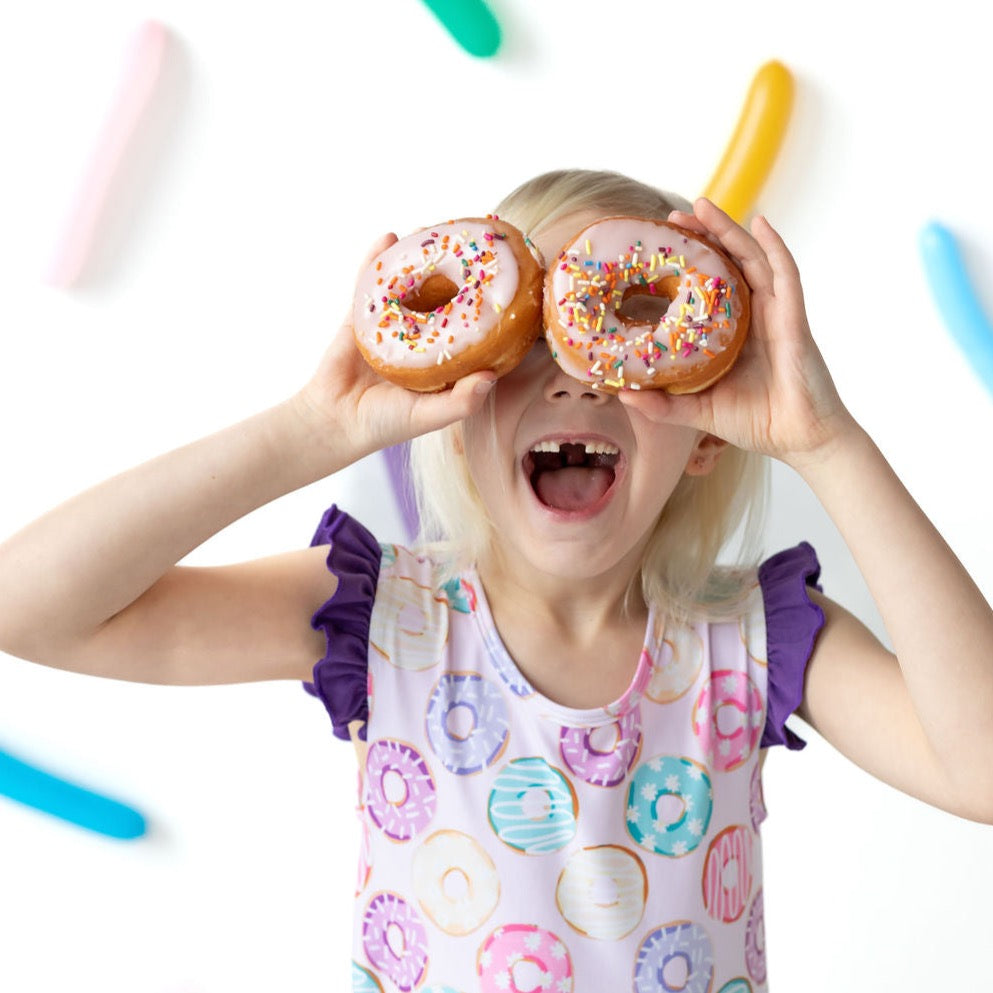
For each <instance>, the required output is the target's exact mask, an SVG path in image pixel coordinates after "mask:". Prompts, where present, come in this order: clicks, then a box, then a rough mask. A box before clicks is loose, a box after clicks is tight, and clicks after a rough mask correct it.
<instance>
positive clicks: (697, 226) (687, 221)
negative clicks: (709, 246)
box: [668, 210, 707, 235]
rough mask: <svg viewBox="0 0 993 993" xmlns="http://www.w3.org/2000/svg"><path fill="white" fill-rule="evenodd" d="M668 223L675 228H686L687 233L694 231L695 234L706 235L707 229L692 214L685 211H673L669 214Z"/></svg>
mask: <svg viewBox="0 0 993 993" xmlns="http://www.w3.org/2000/svg"><path fill="white" fill-rule="evenodd" d="M668 221H669V223H670V224H675V225H676V226H677V227H681V228H686V230H687V231H694V232H696V234H702V235H706V234H707V229H706V228H705V227H704V226H703V225H702V224H701V223H700V222H699V221H698V220H697V219H696V217H695V216H694V215H693V214H690V213H688V212H687V211H685V210H673V211H670V212H669V217H668Z"/></svg>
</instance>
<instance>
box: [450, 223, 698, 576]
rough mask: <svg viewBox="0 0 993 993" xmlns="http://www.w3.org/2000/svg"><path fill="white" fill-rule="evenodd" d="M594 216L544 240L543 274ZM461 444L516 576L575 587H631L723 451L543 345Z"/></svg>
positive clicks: (470, 423)
mask: <svg viewBox="0 0 993 993" xmlns="http://www.w3.org/2000/svg"><path fill="white" fill-rule="evenodd" d="M597 216H598V215H597V214H594V213H581V214H574V215H572V216H571V217H567V218H564V219H561V220H559V221H556V222H555V223H554V224H553V225H551V226H550V227H549V228H548V229H547V230H546V231H545V232H544V233H543V234H541V235H539V236H536V237H535V239H534V241H535V242H536V244H537V246H538V248H539V250H540V251H541V252H542V254H543V256H544V258H545V260H546V262H547V263H549V264H553V263H554V260H555V258H556V257H557V255H558V252H559V251H560V250H561V248H562V246H563V245H565V244H567V243H568V241H569V240H570V239H571V238H572V236H573V235H575V234H576V233H577V232H578V231H580V230H581V229H582V228H583V227H585V226H586V225H587V224H589V223H592V221H594V220H596V219H597ZM463 439H464V444H465V450H466V457H467V459H468V462H469V470H470V472H471V474H472V478H473V480H474V482H475V484H476V487H477V489H478V490H479V493H480V496H481V497H482V499H483V502H484V503H485V504H486V507H487V510H488V512H489V514H490V518H491V520H492V521H493V523H494V525H495V533H496V535H497V544H498V547H499V549H500V550H501V551H500V554H501V555H502V556H503V557H504V558H505V559H506V561H507V562H508V564H513V563H514V562H516V563H519V565H523V564H524V563H525V562H527V563H530V564H531V565H532V566H533V567H535V568H536V569H538V570H539V571H540V572H542V573H545V574H548V575H551V576H558V577H561V578H565V579H571V580H574V581H582V580H583V579H602V578H604V577H605V576H606V574H608V573H610V572H616V573H617V576H618V578H619V580H621V581H622V582H623V583H624V584H626V582H627V581H628V580H629V579H630V577H631V575H633V573H634V570H636V569H637V568H638V565H639V564H640V560H641V555H642V552H643V550H644V547H645V544H646V542H647V540H648V538H649V536H650V534H651V531H652V529H653V528H654V525H655V522H656V520H657V519H658V516H659V514H660V512H661V511H662V508H663V507H664V506H665V503H666V501H667V500H668V499H669V496H670V494H671V493H672V491H673V489H674V488H675V486H676V484H677V483H678V482H679V480H680V478H681V477H682V476H683V473H684V471H686V470H687V467H688V465H689V466H690V471H692V472H695V473H700V472H703V471H708V470H709V468H710V466H711V465H712V462H713V461H716V452H717V451H718V448H717V446H716V445H715V444H713V439H710V443H709V444H708V443H707V440H706V439H707V436H702V435H701V433H700V432H698V431H695V430H693V429H691V428H686V427H679V426H676V425H659V424H656V423H653V422H649V421H647V420H646V419H644V418H643V417H641V416H640V415H639V414H638V413H637V412H636V411H632V410H630V409H629V408H627V407H625V406H624V405H623V404H622V403H621V402H620V401H619V400H618V399H617V397H616V396H613V395H610V394H606V393H601V392H598V391H595V390H593V389H591V388H590V387H589V386H588V385H587V384H585V383H582V382H580V381H579V380H576V379H573V378H572V377H570V376H567V375H566V374H565V373H564V372H562V370H561V369H559V367H558V366H557V365H556V364H555V362H554V361H553V360H552V357H551V354H550V352H549V350H548V347H547V346H546V345H545V343H544V341H543V340H539V342H538V343H537V344H536V345H535V347H534V348H533V349H532V351H531V353H530V354H529V355H528V356H527V357H526V358H525V359H524V361H523V362H522V363H521V364H520V365H519V366H518V367H517V368H516V369H515V370H514V371H513V372H511V373H509V374H508V375H506V376H504V377H503V378H502V379H501V380H500V381H499V382H498V383H497V385H496V386H495V387H494V389H493V392H492V394H491V399H490V400H489V402H488V403H487V404H486V405H485V406H484V407H483V409H482V410H481V411H480V412H479V413H477V414H475V415H474V416H473V417H470V418H468V419H467V420H466V421H465V422H463ZM504 553H506V554H504Z"/></svg>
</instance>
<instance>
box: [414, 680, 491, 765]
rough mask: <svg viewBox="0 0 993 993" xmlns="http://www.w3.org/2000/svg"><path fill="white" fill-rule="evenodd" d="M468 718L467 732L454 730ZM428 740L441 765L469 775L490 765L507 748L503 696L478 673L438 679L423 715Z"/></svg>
mask: <svg viewBox="0 0 993 993" xmlns="http://www.w3.org/2000/svg"><path fill="white" fill-rule="evenodd" d="M459 718H463V719H464V718H468V719H469V721H470V722H471V726H470V727H469V728H468V729H459V728H456V727H453V724H454V723H455V722H456V721H457V720H458V719H459ZM425 722H426V726H427V734H428V741H430V743H431V747H432V748H433V749H434V751H435V754H436V755H437V756H438V758H439V759H441V762H442V765H444V767H445V768H446V769H447V770H448V771H449V772H454V773H455V775H457V776H468V775H471V774H472V773H474V772H479V771H481V770H482V769H485V768H486V767H487V766H489V765H492V764H493V763H494V762H495V761H496V760H497V759H498V758H499V757H500V755H501V754H503V750H504V748H505V747H506V745H507V737H508V735H509V733H510V721H509V718H508V715H507V704H506V703H505V701H504V699H503V695H502V694H501V692H500V691H499V690H498V689H497V687H496V686H494V685H493V683H490V682H488V681H487V680H486V679H484V678H483V677H482V676H480V675H479V673H478V672H449V673H446V674H445V675H444V676H442V677H441V679H439V680H438V685H437V686H436V687H435V689H434V692H433V693H432V694H431V699H430V700H429V701H428V709H427V714H426V716H425Z"/></svg>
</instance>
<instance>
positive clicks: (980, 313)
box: [920, 221, 993, 394]
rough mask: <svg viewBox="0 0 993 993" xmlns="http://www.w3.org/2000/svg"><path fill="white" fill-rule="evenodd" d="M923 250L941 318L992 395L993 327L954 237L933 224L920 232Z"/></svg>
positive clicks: (922, 253)
mask: <svg viewBox="0 0 993 993" xmlns="http://www.w3.org/2000/svg"><path fill="white" fill-rule="evenodd" d="M920 249H921V255H922V257H923V259H924V271H925V274H926V275H927V279H928V283H929V284H930V287H931V292H932V294H933V296H934V300H935V304H936V305H937V307H938V310H939V311H940V312H941V316H942V318H943V319H944V321H945V323H946V324H947V325H948V329H949V331H950V332H951V334H952V337H953V338H954V339H955V341H956V342H957V343H958V345H959V347H960V348H961V349H962V351H963V352H964V353H965V355H966V357H967V358H968V360H969V362H970V363H971V365H972V368H973V370H974V371H975V373H976V374H977V375H978V376H979V378H980V380H981V381H982V383H983V385H984V386H985V387H986V389H988V390H989V391H990V393H991V394H993V325H991V324H990V320H989V318H988V317H987V316H986V312H985V310H984V309H983V306H982V304H981V303H980V302H979V299H978V298H977V296H976V291H975V289H974V288H973V286H972V282H971V281H970V279H969V274H968V272H967V271H966V268H965V264H964V263H963V261H962V255H961V252H960V251H959V246H958V242H957V241H956V240H955V236H954V235H953V234H952V233H951V232H950V231H949V230H948V229H947V228H946V227H944V226H943V225H941V224H939V223H937V222H936V221H932V222H930V223H929V224H927V225H926V226H925V227H924V229H923V231H921V235H920Z"/></svg>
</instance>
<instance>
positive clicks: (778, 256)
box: [751, 214, 800, 284]
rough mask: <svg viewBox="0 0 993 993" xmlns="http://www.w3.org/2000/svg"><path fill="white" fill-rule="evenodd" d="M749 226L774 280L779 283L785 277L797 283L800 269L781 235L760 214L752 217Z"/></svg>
mask: <svg viewBox="0 0 993 993" xmlns="http://www.w3.org/2000/svg"><path fill="white" fill-rule="evenodd" d="M751 228H752V235H753V237H754V238H755V240H756V241H757V242H758V244H759V245H760V247H761V248H762V250H763V251H764V252H765V254H766V258H767V259H768V260H769V265H770V266H771V268H772V274H773V280H774V282H776V283H780V284H781V283H782V281H783V280H784V279H786V280H789V281H790V282H794V283H798V282H799V280H800V270H799V267H798V266H797V264H796V259H795V258H794V257H793V253H792V252H791V251H790V250H789V248H787V247H786V242H785V241H783V237H782V235H781V234H780V233H779V232H778V231H777V230H776V229H775V228H774V227H773V226H772V225H771V224H770V223H769V221H768V219H767V218H766V217H764V216H762V215H761V214H759V215H756V216H755V217H754V218H753V219H752V224H751Z"/></svg>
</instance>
